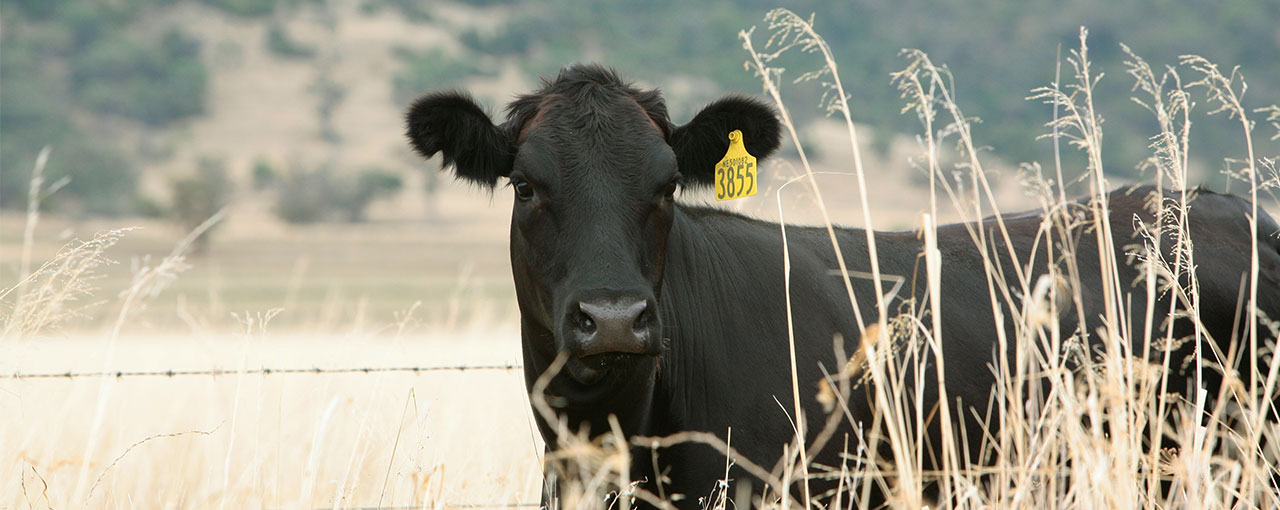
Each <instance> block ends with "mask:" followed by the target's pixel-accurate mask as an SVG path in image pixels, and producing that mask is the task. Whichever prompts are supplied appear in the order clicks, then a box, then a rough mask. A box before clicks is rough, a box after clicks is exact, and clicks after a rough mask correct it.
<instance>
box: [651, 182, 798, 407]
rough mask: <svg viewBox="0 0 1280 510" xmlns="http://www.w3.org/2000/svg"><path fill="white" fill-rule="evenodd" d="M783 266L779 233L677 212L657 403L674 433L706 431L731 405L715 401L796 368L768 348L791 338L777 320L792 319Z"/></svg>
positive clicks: (731, 217)
mask: <svg viewBox="0 0 1280 510" xmlns="http://www.w3.org/2000/svg"><path fill="white" fill-rule="evenodd" d="M781 262H782V252H781V244H780V236H779V234H778V230H777V229H776V227H775V228H768V226H767V225H762V224H760V222H759V221H757V220H752V219H748V218H745V217H741V216H738V215H735V214H732V213H727V212H724V211H716V210H712V209H703V208H681V209H678V210H677V212H676V215H675V219H674V223H673V225H672V229H671V234H670V237H669V240H668V245H667V259H666V269H665V271H664V277H663V289H662V296H661V298H660V302H661V303H660V304H661V308H662V320H663V330H664V337H665V338H668V339H669V342H668V345H667V346H666V348H665V350H664V353H663V355H662V358H661V359H660V363H659V365H660V368H659V381H658V388H657V391H658V395H657V396H656V397H655V402H658V403H660V405H665V409H662V411H665V412H662V413H660V414H659V415H658V416H659V417H662V418H665V421H666V425H667V426H669V427H670V428H671V429H672V430H687V429H689V428H701V427H703V426H705V425H706V424H707V423H710V421H709V419H710V418H711V417H712V416H713V415H714V414H715V411H712V410H715V409H723V407H724V406H726V403H725V402H716V401H711V399H712V398H713V397H712V396H713V395H731V394H736V393H737V392H735V391H730V390H731V388H733V387H734V386H735V385H744V384H751V382H752V380H753V378H758V377H759V376H760V375H761V372H760V370H761V368H762V367H769V366H771V365H773V364H777V363H783V364H785V363H788V361H787V359H786V358H785V357H784V356H783V355H784V354H785V350H779V349H776V348H773V347H776V345H775V346H770V345H768V343H769V342H770V341H771V340H776V338H774V337H775V336H777V333H778V332H779V331H785V330H783V329H779V327H780V326H779V322H780V321H778V320H777V319H778V317H785V309H784V306H785V305H784V294H783V280H782V271H781V267H782V266H781ZM782 322H783V323H785V321H782ZM782 334H783V335H784V336H783V337H782V338H783V339H785V333H782ZM782 345H785V343H783V344H782ZM754 380H755V382H756V383H759V382H762V381H760V380H759V379H754ZM739 387H741V386H739ZM783 387H786V386H785V385H784V386H783ZM730 405H732V403H730ZM719 432H723V431H719Z"/></svg>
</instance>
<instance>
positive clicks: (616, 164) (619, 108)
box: [407, 66, 779, 384]
mask: <svg viewBox="0 0 1280 510" xmlns="http://www.w3.org/2000/svg"><path fill="white" fill-rule="evenodd" d="M407 123H408V136H409V140H410V141H411V142H412V144H413V147H414V148H415V149H416V150H417V151H418V152H419V153H421V154H422V155H423V156H425V157H431V156H433V155H435V154H436V153H437V152H438V153H441V154H442V155H443V161H444V165H445V166H452V167H453V168H454V171H455V172H456V175H457V177H458V178H460V179H463V180H466V181H469V182H471V183H474V184H477V185H480V186H482V187H486V188H490V189H492V188H493V187H494V186H496V185H497V184H498V183H499V181H500V180H503V179H505V180H506V181H507V186H508V187H510V188H511V191H512V195H513V199H514V200H515V206H514V210H513V212H512V219H511V262H512V270H513V273H514V275H515V279H516V288H517V294H518V296H517V299H518V301H519V305H520V310H521V315H522V316H523V320H524V322H525V327H526V328H529V327H530V326H531V325H532V326H533V327H535V328H536V329H538V330H540V331H539V332H540V333H542V334H541V335H534V336H535V337H539V338H542V339H543V340H541V341H540V343H542V344H546V345H536V346H532V347H533V349H534V350H535V351H537V352H540V353H543V354H544V355H550V356H552V357H553V356H554V354H555V353H557V352H567V353H568V354H569V355H570V359H569V362H568V364H567V365H566V370H567V371H568V373H569V375H570V376H571V377H572V378H573V379H574V380H576V381H577V382H579V383H583V384H592V383H595V382H597V381H598V380H600V379H601V377H602V376H604V375H605V374H606V373H608V372H609V371H610V370H611V369H617V371H619V372H622V371H625V370H624V367H628V366H634V361H636V360H638V359H646V358H652V357H653V356H654V355H656V354H658V353H659V352H660V350H661V348H662V336H663V335H662V326H661V325H662V317H661V316H660V314H659V312H658V311H659V307H658V302H659V300H660V299H661V296H662V276H663V268H664V265H665V262H666V253H667V249H666V247H667V239H668V234H669V233H670V231H671V227H672V221H673V217H674V214H675V208H676V204H675V201H674V196H675V192H676V191H677V190H678V189H680V188H682V187H690V186H695V187H696V186H709V185H711V184H712V179H713V177H714V167H715V164H716V162H718V161H719V160H720V158H722V157H723V156H724V154H725V151H726V150H727V148H728V146H729V141H728V138H727V136H728V134H729V132H730V131H732V130H734V129H739V130H742V132H743V138H744V140H745V143H746V146H747V150H748V152H750V153H751V154H752V155H754V156H756V157H757V158H764V157H766V156H768V155H769V154H770V153H772V152H773V151H774V150H775V149H776V148H777V146H778V140H779V124H778V121H777V119H776V117H775V115H774V112H773V109H772V108H770V107H769V106H767V105H766V104H764V103H762V102H760V101H759V100H756V99H751V98H747V97H727V98H724V99H721V100H719V101H716V102H714V103H712V104H710V105H708V106H707V107H706V108H704V109H703V110H702V111H701V112H699V113H698V114H697V115H696V116H695V117H694V118H693V120H692V121H691V122H689V123H688V124H685V125H683V126H676V125H673V124H672V123H671V121H670V120H669V119H668V117H667V108H666V105H665V103H664V102H663V100H662V96H661V95H660V93H659V92H658V91H656V90H639V89H636V88H634V87H633V86H631V85H630V84H628V83H626V82H624V81H622V79H620V78H619V77H618V75H617V74H615V73H614V72H613V71H611V70H608V69H605V68H601V67H598V66H574V67H569V68H566V69H564V70H562V71H561V72H560V75H559V76H558V77H557V78H556V79H555V80H553V81H545V82H544V83H543V86H542V88H541V89H540V90H538V91H537V92H534V93H532V94H529V95H525V96H521V97H519V98H518V99H517V100H516V101H514V102H512V103H511V104H510V105H509V106H508V107H507V120H506V122H504V123H502V124H500V125H494V124H493V122H492V121H491V120H490V119H489V117H488V116H487V115H486V114H485V112H484V111H483V110H482V109H481V108H480V107H479V106H477V105H476V103H475V101H474V100H472V99H471V98H470V97H469V96H468V95H466V94H463V93H459V92H437V93H432V94H428V95H426V96H423V97H422V98H420V99H418V100H417V102H415V103H414V105H413V106H412V108H411V109H410V110H409V113H408V117H407ZM528 338H529V332H528V331H526V340H528ZM529 347H530V346H526V352H528V349H529ZM530 361H531V360H528V359H526V363H530ZM542 368H545V367H542Z"/></svg>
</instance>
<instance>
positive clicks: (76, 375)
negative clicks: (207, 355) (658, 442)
mask: <svg viewBox="0 0 1280 510" xmlns="http://www.w3.org/2000/svg"><path fill="white" fill-rule="evenodd" d="M523 368H524V366H523V365H518V364H515V363H506V364H492V365H449V366H397V367H338V368H320V367H311V368H302V367H289V368H270V367H262V368H254V369H221V368H211V369H203V370H172V369H170V370H114V371H110V370H99V371H83V372H81V371H66V372H30V373H27V372H12V373H0V380H19V381H20V380H27V379H101V378H116V379H122V378H135V377H164V378H174V377H191V376H205V377H220V376H255V375H256V376H268V375H307V374H311V375H324V374H386V373H411V374H422V373H431V372H509V371H512V370H521V369H523ZM148 439H150V438H148ZM539 506H541V505H540V504H538V503H443V504H442V506H439V507H440V508H457V509H478V508H494V509H522V508H538V507H539ZM433 507H434V506H433ZM325 508H328V507H325ZM375 508H377V509H378V510H400V509H403V510H409V509H419V508H423V507H422V506H421V505H413V506H386V505H382V506H378V507H372V506H369V507H349V510H374V509H375ZM315 510H320V509H319V508H316V509H315Z"/></svg>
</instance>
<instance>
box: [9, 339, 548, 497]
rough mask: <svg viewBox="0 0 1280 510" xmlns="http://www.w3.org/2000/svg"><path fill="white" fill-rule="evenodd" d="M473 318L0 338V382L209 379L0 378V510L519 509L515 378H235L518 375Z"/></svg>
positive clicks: (531, 483)
mask: <svg viewBox="0 0 1280 510" xmlns="http://www.w3.org/2000/svg"><path fill="white" fill-rule="evenodd" d="M516 338H518V334H516V333H515V332H514V331H512V330H511V329H510V328H502V327H498V328H493V327H491V326H490V325H488V324H484V325H475V326H474V327H472V328H458V329H453V330H441V331H419V332H416V333H413V334H411V335H404V336H395V335H367V336H362V335H351V336H346V337H344V336H336V335H330V336H320V335H279V336H278V335H273V334H270V333H261V332H254V333H247V334H244V335H199V334H187V335H174V336H130V337H127V338H122V339H120V340H119V341H116V342H111V341H109V340H107V339H106V338H105V337H104V336H98V337H81V336H76V337H70V338H60V339H32V340H23V341H16V342H9V343H7V344H6V345H5V348H4V361H3V366H2V367H0V371H3V372H12V371H15V370H22V371H24V372H44V371H52V372H62V371H67V370H82V371H103V370H105V371H117V370H124V371H130V370H160V371H164V370H170V369H177V370H199V369H209V368H218V369H222V370H226V371H228V372H232V373H228V374H226V375H221V376H216V377H215V376H178V377H174V378H167V377H126V378H121V379H115V378H113V377H105V378H95V377H89V378H82V379H75V380H66V379H39V380H31V379H28V380H19V381H14V380H5V381H3V382H0V414H2V415H3V416H4V417H5V418H4V420H3V423H0V438H3V441H2V442H0V455H2V456H3V457H0V458H3V459H4V462H3V464H0V478H2V479H3V482H0V494H3V496H2V497H0V508H15V509H17V508H193V509H200V508H362V507H375V506H378V505H381V506H382V507H383V508H387V507H414V508H442V507H447V506H449V505H451V504H512V503H524V502H530V501H533V502H536V501H537V494H538V488H539V484H540V482H541V469H540V467H539V463H538V458H539V454H540V451H541V445H540V442H539V440H538V439H536V438H535V436H536V435H537V434H536V432H535V431H534V429H533V428H532V427H533V425H532V422H531V420H530V416H529V412H528V405H527V403H526V402H527V397H526V396H525V392H524V383H523V380H522V377H521V375H520V373H519V372H518V371H507V370H498V371H470V372H454V371H449V372H431V373H421V374H411V373H387V374H363V373H355V374H272V375H260V374H257V375H237V374H235V373H234V372H235V371H237V370H253V369H258V368H261V367H273V368H276V369H283V368H313V367H315V368H339V367H386V366H404V365H421V366H450V365H477V364H513V363H514V364H518V363H519V361H520V355H519V345H518V341H516V340H515V339H516Z"/></svg>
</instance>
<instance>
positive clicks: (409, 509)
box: [270, 503, 542, 510]
mask: <svg viewBox="0 0 1280 510" xmlns="http://www.w3.org/2000/svg"><path fill="white" fill-rule="evenodd" d="M540 506H542V505H540V504H538V503H444V504H441V505H440V506H439V507H437V506H436V505H431V504H428V505H427V506H426V507H427V508H538V507H540ZM330 508H333V507H327V506H326V507H316V508H313V509H312V510H329V509H330ZM343 508H345V509H346V510H419V509H421V508H423V505H414V506H351V507H343ZM270 510H282V509H279V508H275V509H270Z"/></svg>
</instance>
